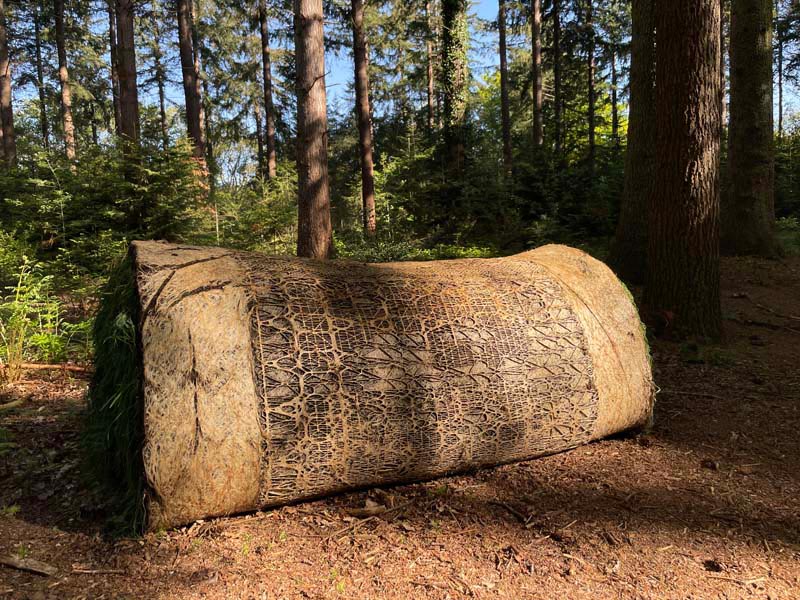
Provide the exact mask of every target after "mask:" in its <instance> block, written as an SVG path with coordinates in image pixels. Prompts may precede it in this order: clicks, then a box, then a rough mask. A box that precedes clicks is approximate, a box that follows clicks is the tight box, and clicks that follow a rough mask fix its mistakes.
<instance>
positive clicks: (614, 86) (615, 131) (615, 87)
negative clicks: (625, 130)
mask: <svg viewBox="0 0 800 600" xmlns="http://www.w3.org/2000/svg"><path fill="white" fill-rule="evenodd" d="M611 141H612V144H613V145H614V150H615V151H618V150H619V73H618V72H617V48H616V46H614V47H613V48H612V49H611Z"/></svg>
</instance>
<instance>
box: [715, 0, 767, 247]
mask: <svg viewBox="0 0 800 600" xmlns="http://www.w3.org/2000/svg"><path fill="white" fill-rule="evenodd" d="M730 45H731V101H730V127H729V131H728V168H727V171H726V172H727V175H728V180H727V181H726V189H725V193H724V194H723V198H722V252H723V253H724V254H732V255H759V256H774V255H775V254H777V253H778V246H777V243H776V240H775V236H774V232H773V228H774V222H775V206H774V202H775V199H774V193H775V162H774V160H775V157H774V140H773V131H772V124H773V121H772V110H773V108H772V83H773V82H772V0H733V1H732V3H731V42H730Z"/></svg>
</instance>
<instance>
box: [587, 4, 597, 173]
mask: <svg viewBox="0 0 800 600" xmlns="http://www.w3.org/2000/svg"><path fill="white" fill-rule="evenodd" d="M592 3H593V0H587V4H586V30H587V34H588V40H587V41H588V48H587V52H586V77H587V82H586V83H587V91H588V94H587V95H588V104H589V107H588V110H587V114H586V119H587V121H588V126H589V176H590V177H591V178H592V181H590V182H589V185H590V186H591V185H593V180H594V163H595V155H596V154H597V144H596V130H595V112H596V111H595V104H596V102H597V99H596V96H597V94H596V90H595V84H594V77H595V57H594V53H595V31H594V10H593V7H592Z"/></svg>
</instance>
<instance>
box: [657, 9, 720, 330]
mask: <svg viewBox="0 0 800 600" xmlns="http://www.w3.org/2000/svg"><path fill="white" fill-rule="evenodd" d="M655 9H656V30H657V32H658V44H657V49H656V54H657V59H656V89H657V90H658V94H657V95H656V119H657V121H656V129H657V139H656V147H657V151H658V161H657V163H656V171H655V187H654V190H653V194H652V199H651V205H650V229H649V234H650V243H649V256H648V260H649V272H648V276H647V285H646V286H645V293H644V303H645V306H647V307H648V309H649V311H650V312H651V314H657V315H660V316H661V318H662V319H663V320H665V321H668V322H670V324H672V325H673V327H674V329H675V331H676V332H680V333H683V334H687V335H696V336H702V337H707V338H712V339H714V338H718V337H719V336H720V335H721V332H722V318H721V309H720V291H719V148H720V143H719V121H720V114H719V86H720V78H719V52H720V46H719V28H720V13H719V2H718V0H670V1H669V2H662V1H658V2H656V3H655Z"/></svg>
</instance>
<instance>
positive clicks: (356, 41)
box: [352, 0, 376, 236]
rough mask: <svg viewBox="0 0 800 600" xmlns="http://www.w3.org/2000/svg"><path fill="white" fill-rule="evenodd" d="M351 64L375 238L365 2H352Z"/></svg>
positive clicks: (366, 209) (365, 202) (365, 203)
mask: <svg viewBox="0 0 800 600" xmlns="http://www.w3.org/2000/svg"><path fill="white" fill-rule="evenodd" d="M352 10H353V13H352V19H353V62H354V65H355V88H356V120H357V121H358V148H359V158H360V161H361V203H362V211H363V212H362V215H363V221H364V233H366V234H367V235H368V236H374V235H375V226H376V224H375V175H374V167H373V160H372V114H371V113H370V106H369V55H368V53H367V38H366V35H365V32H364V0H353V2H352Z"/></svg>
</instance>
